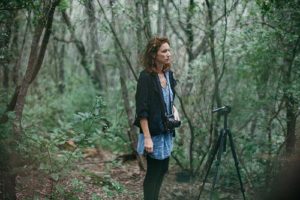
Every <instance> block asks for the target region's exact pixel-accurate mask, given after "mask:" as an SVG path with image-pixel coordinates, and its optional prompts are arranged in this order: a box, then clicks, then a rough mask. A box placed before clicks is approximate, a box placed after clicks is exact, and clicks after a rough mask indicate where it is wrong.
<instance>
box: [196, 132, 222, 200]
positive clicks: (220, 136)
mask: <svg viewBox="0 0 300 200" xmlns="http://www.w3.org/2000/svg"><path fill="white" fill-rule="evenodd" d="M221 138H222V135H221V134H220V135H219V137H218V141H217V143H216V146H215V147H214V150H213V153H212V157H211V160H210V161H209V164H208V169H207V172H206V174H205V177H204V180H203V182H202V187H201V188H200V193H199V195H198V200H199V199H200V197H201V194H202V192H203V189H204V186H205V183H206V180H207V177H208V174H209V171H210V169H211V165H212V163H213V161H214V159H215V156H216V154H217V152H218V149H219V147H220V142H221Z"/></svg>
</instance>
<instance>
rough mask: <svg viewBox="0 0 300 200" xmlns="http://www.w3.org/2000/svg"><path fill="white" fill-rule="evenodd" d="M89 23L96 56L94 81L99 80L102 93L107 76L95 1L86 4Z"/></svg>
mask: <svg viewBox="0 0 300 200" xmlns="http://www.w3.org/2000/svg"><path fill="white" fill-rule="evenodd" d="M85 6H86V12H87V15H88V18H89V20H88V22H89V27H90V37H91V47H92V54H94V63H95V71H94V72H93V76H94V79H95V80H97V82H98V86H99V89H100V90H101V91H102V90H104V89H105V88H106V85H107V75H106V70H105V67H104V64H103V63H102V61H101V60H102V58H101V54H100V52H99V46H100V44H99V41H98V36H97V20H96V14H95V9H94V5H93V0H88V1H86V3H85Z"/></svg>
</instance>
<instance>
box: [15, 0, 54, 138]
mask: <svg viewBox="0 0 300 200" xmlns="http://www.w3.org/2000/svg"><path fill="white" fill-rule="evenodd" d="M58 3H59V0H58V1H55V2H54V3H53V4H51V5H49V8H48V9H47V10H49V12H48V15H47V16H46V26H45V27H44V22H43V20H42V19H40V21H39V23H38V25H37V27H36V30H35V34H34V38H33V41H32V45H31V54H30V57H29V61H28V67H27V70H26V73H25V76H24V78H23V81H22V84H21V87H20V91H19V94H18V96H17V101H16V106H15V114H16V117H15V120H14V133H15V134H16V136H20V134H21V119H22V113H23V108H24V104H25V98H26V95H27V91H28V88H29V85H30V84H31V83H32V82H33V80H34V79H35V78H36V76H37V74H38V72H39V70H40V68H41V66H42V63H43V59H44V56H45V52H46V49H47V45H48V42H49V38H50V35H51V29H52V22H53V16H54V11H55V8H56V6H57V5H58ZM44 28H45V31H44V32H45V33H44V36H43V40H42V43H41V47H40V49H39V52H38V51H37V49H38V45H39V42H40V37H41V35H42V32H43V29H44Z"/></svg>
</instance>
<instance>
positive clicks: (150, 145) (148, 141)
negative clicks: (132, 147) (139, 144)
mask: <svg viewBox="0 0 300 200" xmlns="http://www.w3.org/2000/svg"><path fill="white" fill-rule="evenodd" d="M144 147H145V151H146V152H148V153H152V152H153V142H152V139H151V137H145V138H144Z"/></svg>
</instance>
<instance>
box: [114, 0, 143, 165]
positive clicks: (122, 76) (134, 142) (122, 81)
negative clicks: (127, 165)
mask: <svg viewBox="0 0 300 200" xmlns="http://www.w3.org/2000/svg"><path fill="white" fill-rule="evenodd" d="M110 5H111V15H112V27H113V28H114V29H115V13H114V10H113V0H110ZM114 45H115V49H118V45H117V44H116V42H115V43H114ZM116 57H117V59H118V61H119V64H118V66H119V72H120V73H119V77H120V84H121V90H122V97H123V101H124V107H125V110H126V114H127V119H128V120H127V122H128V126H129V130H128V131H127V134H128V138H129V141H130V146H131V150H132V152H133V154H135V155H136V157H137V159H138V163H139V166H140V168H141V169H142V170H145V164H144V161H143V159H142V157H141V156H139V155H138V154H137V151H136V146H137V137H136V133H135V127H134V125H133V121H134V114H133V112H132V109H131V107H130V101H129V94H128V89H127V85H126V80H125V74H126V71H125V68H124V66H123V65H122V64H121V63H122V60H121V59H120V58H121V56H120V55H119V52H118V51H116Z"/></svg>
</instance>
